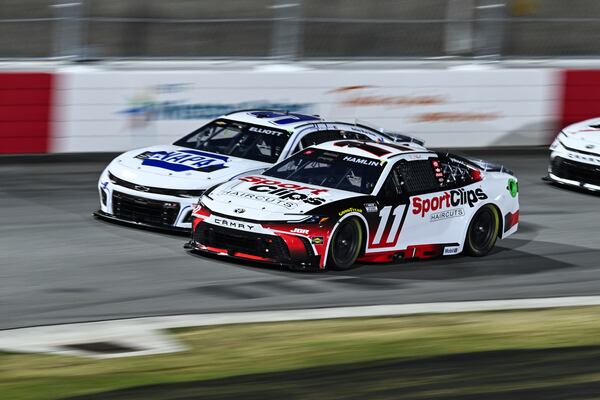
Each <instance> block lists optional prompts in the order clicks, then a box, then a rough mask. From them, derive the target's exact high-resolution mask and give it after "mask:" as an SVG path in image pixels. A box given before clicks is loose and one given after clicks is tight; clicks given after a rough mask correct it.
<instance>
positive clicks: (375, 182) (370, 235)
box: [186, 140, 519, 270]
mask: <svg viewBox="0 0 600 400" xmlns="http://www.w3.org/2000/svg"><path fill="white" fill-rule="evenodd" d="M518 220H519V198H518V184H517V180H516V178H515V177H514V176H513V175H512V173H511V172H510V171H506V170H504V168H503V167H500V166H496V165H492V164H485V163H482V162H476V161H471V160H468V159H465V158H462V157H458V156H454V155H450V154H442V153H436V152H432V151H428V150H424V149H422V150H418V149H415V148H412V147H409V146H402V145H398V144H385V143H375V142H366V141H357V140H341V141H333V142H326V143H322V144H319V145H316V146H312V147H309V148H306V149H304V150H302V151H300V152H298V153H296V154H294V155H293V156H291V157H290V158H288V159H286V160H284V161H282V162H280V163H278V164H276V165H275V166H273V167H272V168H270V169H268V170H266V171H265V172H263V173H262V174H260V175H246V176H241V177H238V178H236V179H234V180H232V181H229V182H226V183H224V184H221V185H216V186H214V187H212V188H210V189H208V190H207V191H206V192H205V193H204V195H203V196H202V197H201V199H200V201H199V203H198V204H197V205H196V207H195V208H194V211H193V213H192V224H193V231H192V239H191V241H190V243H189V244H188V245H187V246H186V247H187V248H190V249H192V251H199V252H206V253H213V254H219V255H223V256H228V257H233V258H237V259H245V260H255V261H260V262H265V263H271V264H278V265H284V266H288V267H290V268H295V269H324V268H330V269H336V270H345V269H348V268H351V267H352V265H353V264H354V263H355V261H357V260H359V261H366V262H387V261H392V260H404V259H414V258H419V259H426V258H431V257H437V256H446V255H455V254H459V253H467V254H469V255H471V256H483V255H485V254H487V253H488V252H489V251H490V250H491V249H492V248H493V246H494V244H495V242H496V239H497V238H505V237H507V236H509V235H511V234H512V233H514V232H516V230H517V227H518Z"/></svg>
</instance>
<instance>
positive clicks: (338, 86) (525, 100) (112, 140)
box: [52, 69, 557, 152]
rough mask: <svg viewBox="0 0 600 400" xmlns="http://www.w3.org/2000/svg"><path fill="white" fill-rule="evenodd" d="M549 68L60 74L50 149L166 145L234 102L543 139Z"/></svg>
mask: <svg viewBox="0 0 600 400" xmlns="http://www.w3.org/2000/svg"><path fill="white" fill-rule="evenodd" d="M556 76H557V75H556V72H555V71H554V70H549V69H522V70H520V69H504V70H503V69H490V70H485V69H484V70H419V71H413V70H394V71H381V70H373V71H364V70H362V71H357V70H343V71H330V70H328V71H301V72H291V71H287V72H266V71H255V72H253V71H248V72H240V71H224V72H223V71H221V72H217V71H194V72H191V71H187V72H186V71H174V72H143V71H106V72H85V71H84V72H81V71H78V72H63V73H61V76H60V82H61V88H60V90H59V91H58V102H59V104H58V107H57V113H56V116H57V121H56V132H57V134H56V135H55V137H54V139H53V144H52V150H53V151H55V152H79V151H122V150H126V149H131V148H136V147H143V146H148V145H153V144H159V143H169V142H173V141H174V140H176V139H177V138H179V137H181V136H183V135H185V134H187V133H189V132H191V131H193V130H194V129H196V128H198V127H200V126H201V125H202V124H204V123H206V122H207V121H209V120H211V119H213V118H216V117H218V116H220V115H223V114H226V113H228V112H232V111H235V110H239V109H257V108H259V109H277V110H287V111H290V112H297V113H307V114H319V115H321V116H323V117H325V118H327V119H333V120H342V121H355V120H362V121H367V122H370V123H371V124H374V125H377V126H380V127H382V128H385V129H387V130H391V131H397V132H403V133H407V134H412V135H415V136H418V137H420V138H422V139H424V140H425V141H426V144H427V145H428V146H432V147H479V146H515V145H540V144H546V143H547V142H548V138H549V137H550V136H551V134H550V133H551V131H552V130H553V128H554V125H555V121H554V115H555V111H556V104H555V102H556V95H555V93H554V92H555V90H556V85H555V83H556Z"/></svg>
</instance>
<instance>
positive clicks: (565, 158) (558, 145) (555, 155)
mask: <svg viewBox="0 0 600 400" xmlns="http://www.w3.org/2000/svg"><path fill="white" fill-rule="evenodd" d="M548 180H549V181H551V182H553V183H557V184H561V185H567V186H572V187H576V188H579V189H585V190H589V191H596V192H597V191H600V118H594V119H589V120H586V121H581V122H578V123H576V124H572V125H569V126H567V127H566V128H564V129H563V130H562V131H561V132H560V133H559V134H558V136H557V137H556V139H554V142H553V143H552V145H551V146H550V165H549V166H548Z"/></svg>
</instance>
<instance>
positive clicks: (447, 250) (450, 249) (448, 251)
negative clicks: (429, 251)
mask: <svg viewBox="0 0 600 400" xmlns="http://www.w3.org/2000/svg"><path fill="white" fill-rule="evenodd" d="M443 254H444V255H445V256H451V255H454V254H458V246H446V247H444V253H443Z"/></svg>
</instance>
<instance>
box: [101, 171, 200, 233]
mask: <svg viewBox="0 0 600 400" xmlns="http://www.w3.org/2000/svg"><path fill="white" fill-rule="evenodd" d="M132 186H135V185H133V184H127V185H123V184H115V183H114V182H113V181H111V179H110V178H109V173H108V170H105V171H104V172H103V173H102V175H101V177H100V180H99V182H98V192H99V197H100V209H99V210H98V211H96V212H94V215H95V216H97V217H100V218H104V219H109V220H112V221H119V222H123V223H127V224H130V225H135V226H143V227H148V228H155V229H160V230H168V231H172V232H188V233H189V232H190V231H191V228H192V222H191V221H192V208H193V205H194V204H195V203H196V201H197V198H191V197H190V198H182V197H177V196H172V195H166V194H160V193H151V192H144V191H140V190H136V189H135V188H134V187H132ZM146 189H147V188H146Z"/></svg>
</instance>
